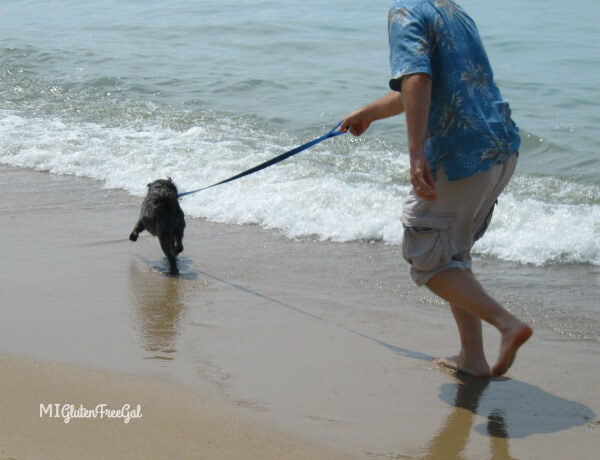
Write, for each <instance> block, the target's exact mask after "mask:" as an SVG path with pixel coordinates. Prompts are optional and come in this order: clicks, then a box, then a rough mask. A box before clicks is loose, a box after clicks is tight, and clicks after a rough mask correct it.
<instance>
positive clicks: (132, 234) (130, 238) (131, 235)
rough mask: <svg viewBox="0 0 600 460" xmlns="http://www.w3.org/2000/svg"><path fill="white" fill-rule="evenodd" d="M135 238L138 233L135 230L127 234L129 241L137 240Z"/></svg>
mask: <svg viewBox="0 0 600 460" xmlns="http://www.w3.org/2000/svg"><path fill="white" fill-rule="evenodd" d="M137 238H138V234H137V233H135V232H131V234H130V235H129V240H130V241H137Z"/></svg>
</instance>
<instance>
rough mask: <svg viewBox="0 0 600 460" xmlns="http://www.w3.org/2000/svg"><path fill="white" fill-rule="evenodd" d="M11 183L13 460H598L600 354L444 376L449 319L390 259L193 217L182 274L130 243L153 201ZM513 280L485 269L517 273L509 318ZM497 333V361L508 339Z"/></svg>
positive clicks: (450, 341)
mask: <svg viewBox="0 0 600 460" xmlns="http://www.w3.org/2000/svg"><path fill="white" fill-rule="evenodd" d="M0 177H1V179H2V183H3V190H4V193H3V194H2V196H1V198H0V220H1V222H0V232H1V233H0V245H1V246H2V254H3V262H4V264H3V269H2V274H1V275H2V288H3V289H2V294H1V301H0V309H1V316H2V322H1V323H0V353H2V354H3V355H2V358H1V368H2V372H3V374H4V376H3V379H2V385H3V388H2V392H1V394H2V396H1V397H2V401H1V403H2V408H3V414H4V415H3V416H2V420H1V422H0V423H2V425H1V426H2V433H3V444H2V445H1V446H0V449H2V450H1V451H0V452H1V455H2V457H3V458H4V457H7V458H22V457H36V456H39V455H40V454H41V453H42V452H46V453H47V456H49V457H61V456H67V455H70V454H77V455H86V456H102V455H105V454H116V455H117V456H122V457H124V458H128V457H131V458H135V457H143V456H145V454H147V453H148V452H156V453H157V455H158V456H161V454H162V453H164V454H165V455H173V454H181V455H182V456H205V457H209V458H212V457H228V458H231V457H236V456H237V457H245V458H248V457H255V458H258V457H260V458H265V457H267V458H268V457H272V458H275V457H278V458H281V457H285V456H289V457H294V458H324V457H326V456H327V455H331V456H332V458H334V457H335V456H336V455H337V456H340V457H358V458H378V457H382V458H386V457H389V458H436V457H439V458H442V457H444V458H453V455H456V456H458V455H459V454H460V455H463V456H465V457H466V458H492V457H493V458H566V457H577V458H582V459H585V458H590V459H591V458H595V452H597V451H598V448H600V441H599V439H600V437H599V436H598V435H599V433H600V424H599V423H598V421H599V419H600V416H599V415H598V414H600V400H599V398H598V394H599V391H598V390H599V387H598V382H599V381H600V368H599V366H597V363H598V359H599V357H600V349H599V348H598V344H597V343H595V342H592V341H589V340H588V341H586V340H573V339H568V340H567V339H566V338H565V337H564V336H563V335H561V334H559V333H557V332H556V331H554V330H552V329H551V328H547V327H543V326H538V327H536V326H535V324H534V328H535V334H534V337H533V338H532V339H531V340H530V342H528V343H527V345H526V346H525V347H523V349H522V351H521V352H520V353H519V355H518V357H517V360H516V362H515V364H514V365H513V367H512V368H511V369H510V370H509V372H508V373H507V375H506V376H505V377H504V378H499V379H493V380H485V381H475V380H472V379H469V378H467V377H464V376H460V375H457V374H454V373H453V372H450V371H447V370H444V369H441V368H437V367H436V366H434V365H432V363H431V362H430V360H431V358H432V357H433V356H437V355H438V354H452V353H454V352H455V351H456V347H457V337H455V331H454V326H453V323H452V319H451V316H450V313H449V311H448V310H447V308H446V307H444V306H443V305H442V304H441V303H439V302H438V301H436V300H435V299H434V298H433V296H431V294H429V293H427V292H426V291H425V290H423V289H418V288H416V287H414V286H413V285H412V284H411V282H410V280H409V277H408V275H407V273H406V269H405V267H404V265H403V262H402V260H401V254H400V250H399V248H398V247H397V246H393V245H386V244H383V243H369V242H353V243H332V242H327V241H325V242H323V241H319V240H317V239H314V238H310V237H305V238H296V239H289V238H286V237H285V236H284V235H282V234H280V233H278V232H276V231H274V230H267V229H263V228H261V227H258V226H255V225H241V226H240V225H230V224H222V223H214V222H209V221H206V220H204V219H198V218H189V217H188V219H187V227H186V235H185V238H184V246H185V251H184V252H183V253H182V254H181V257H180V271H181V276H180V277H179V278H173V277H169V276H167V275H166V274H165V271H166V267H167V264H166V260H165V258H164V256H163V255H162V253H161V251H160V248H159V245H158V241H157V240H156V239H154V238H152V237H150V236H144V237H141V238H140V240H139V241H138V242H136V243H135V244H134V243H131V242H130V241H129V240H128V239H127V235H128V234H129V232H130V231H131V228H133V225H134V223H135V219H136V216H137V213H138V211H139V205H140V203H141V198H138V197H131V196H130V195H129V194H128V193H126V192H124V191H122V190H118V189H109V188H105V187H103V184H102V183H101V182H98V181H93V180H90V179H86V178H80V177H72V176H62V175H56V174H49V173H46V172H38V171H31V170H24V169H21V168H14V167H6V166H3V167H2V168H1V169H0ZM499 264H500V265H499ZM511 269H512V270H513V275H514V270H519V268H518V267H517V268H515V267H512V268H511ZM511 269H509V268H507V267H506V266H504V267H502V265H501V262H498V261H494V260H491V259H490V260H486V259H481V260H478V261H476V265H475V270H476V272H477V273H478V274H480V276H481V278H482V280H483V282H484V284H485V283H486V282H488V283H489V282H490V280H493V279H494V276H495V275H496V274H497V273H498V272H500V271H503V272H504V273H505V277H504V279H500V280H499V281H498V285H497V286H493V288H492V289H494V290H495V291H494V293H496V292H498V293H499V294H500V297H501V298H502V297H503V296H502V289H503V288H504V289H505V291H506V292H508V293H509V294H508V297H506V296H504V297H505V300H507V302H508V304H509V308H511V306H518V303H517V302H514V303H512V304H511V303H510V292H511V291H510V286H508V287H507V286H502V283H501V281H506V280H510V279H511V278H510V277H508V276H506V273H508V272H510V271H511ZM520 270H522V272H521V273H520V274H521V275H522V276H525V275H527V274H528V276H529V277H534V276H538V277H539V276H540V273H542V272H543V271H544V268H539V267H538V268H535V267H529V268H527V267H524V268H520ZM536 270H538V272H536ZM580 276H581V274H580ZM496 279H498V277H497V276H496ZM538 279H539V278H538ZM484 336H485V340H486V344H487V346H488V348H487V350H486V351H487V352H488V356H489V357H490V360H493V359H494V358H495V355H496V353H497V345H498V342H499V338H498V336H497V335H496V333H495V332H494V331H493V330H492V328H490V327H487V328H485V330H484ZM48 403H61V404H62V403H72V404H74V405H76V406H79V404H83V405H84V406H85V407H93V406H94V405H96V404H100V403H107V404H108V405H109V406H114V407H120V406H121V405H122V404H124V403H130V404H131V405H132V407H135V406H136V405H137V404H141V406H142V412H143V414H144V415H143V417H142V418H141V419H139V420H137V419H133V420H130V422H129V423H128V424H123V422H122V421H121V420H100V421H98V420H71V422H70V423H68V424H65V423H63V422H62V421H61V420H59V419H57V420H54V419H47V418H40V416H39V405H40V404H48ZM206 414H209V415H206ZM140 422H141V423H140ZM71 430H73V431H71ZM23 433H29V435H28V436H24V435H23ZM73 436H75V437H76V438H77V439H78V441H77V442H75V443H73V442H72V441H71V442H70V443H69V442H67V441H66V440H67V439H71V440H72V439H73ZM63 441H64V442H63Z"/></svg>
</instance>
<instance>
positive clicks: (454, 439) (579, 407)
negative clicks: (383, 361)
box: [425, 373, 595, 459]
mask: <svg viewBox="0 0 600 460" xmlns="http://www.w3.org/2000/svg"><path fill="white" fill-rule="evenodd" d="M454 377H455V379H456V381H457V382H456V383H447V384H444V385H442V387H441V388H440V394H439V397H440V399H441V400H442V401H444V402H446V403H448V404H449V405H451V406H453V407H454V409H453V410H452V411H451V412H450V414H449V415H448V417H447V418H446V420H445V421H444V423H443V424H442V426H441V427H440V429H439V430H438V432H437V433H436V435H435V436H434V438H433V439H432V440H431V442H430V443H429V444H428V446H427V447H426V455H425V457H426V458H431V459H435V458H440V459H441V458H460V457H461V453H462V452H463V451H464V450H465V448H466V447H467V443H468V441H469V437H470V434H471V431H472V430H473V425H474V423H475V419H476V416H481V417H484V418H485V419H486V420H485V422H484V423H482V424H480V425H478V426H476V427H475V428H474V430H475V431H476V432H478V433H479V434H482V435H484V436H488V437H489V438H490V454H491V458H512V456H511V455H510V445H509V442H508V440H509V438H513V439H522V438H525V437H527V436H531V435H534V434H549V433H555V432H558V431H563V430H568V429H569V428H573V427H577V426H582V425H586V424H587V423H588V422H589V421H590V420H593V419H594V417H595V414H594V412H592V411H591V410H590V409H589V408H588V407H587V406H584V405H583V404H580V403H577V402H574V401H569V400H568V399H564V398H561V397H559V396H554V395H552V394H550V393H548V392H546V391H544V390H542V389H541V388H539V387H536V386H535V385H530V384H528V383H525V382H522V381H520V380H516V379H508V378H497V379H491V380H488V379H475V378H472V377H469V376H467V375H463V374H460V373H457V374H455V376H454Z"/></svg>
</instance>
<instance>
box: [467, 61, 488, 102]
mask: <svg viewBox="0 0 600 460" xmlns="http://www.w3.org/2000/svg"><path fill="white" fill-rule="evenodd" d="M461 81H464V82H465V83H467V90H468V91H469V96H471V97H473V95H474V92H475V90H476V89H477V90H479V91H481V92H482V93H483V94H485V95H486V96H489V95H490V90H489V86H490V79H489V76H488V73H487V71H486V70H485V69H484V68H483V66H482V65H473V64H472V63H468V64H467V68H466V69H465V71H464V73H463V74H462V78H461Z"/></svg>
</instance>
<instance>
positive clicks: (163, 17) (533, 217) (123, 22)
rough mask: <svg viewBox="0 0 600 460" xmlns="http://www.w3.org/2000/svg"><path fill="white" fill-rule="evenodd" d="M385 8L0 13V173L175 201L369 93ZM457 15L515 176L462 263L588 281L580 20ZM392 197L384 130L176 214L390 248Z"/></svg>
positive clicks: (388, 133)
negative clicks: (513, 138)
mask: <svg viewBox="0 0 600 460" xmlns="http://www.w3.org/2000/svg"><path fill="white" fill-rule="evenodd" d="M389 3H390V2H389V0H385V1H383V0H376V1H372V2H369V4H368V5H364V4H361V3H352V4H340V3H339V2H328V1H323V0H320V1H316V0H304V1H301V2H300V1H287V2H277V1H274V0H249V1H246V2H232V1H228V0H219V1H210V0H206V1H203V2H195V1H185V0H163V1H161V2H156V1H147V0H144V1H142V0H125V1H114V0H102V1H97V0H90V1H86V2H81V1H79V2H76V1H69V0H56V1H53V2H38V1H33V0H31V1H23V0H19V1H16V0H4V1H3V2H1V3H0V163H4V164H9V165H15V166H23V167H28V168H35V169H40V170H47V171H50V172H53V173H59V174H72V175H78V176H87V177H91V178H95V179H100V180H103V181H104V182H105V184H106V187H115V188H123V189H125V190H127V191H129V192H130V193H131V194H134V195H138V196H141V195H143V194H144V193H145V184H146V183H147V182H149V181H151V180H153V179H156V178H159V177H166V176H171V177H172V178H173V179H174V181H175V182H176V183H177V184H178V186H179V189H180V190H181V191H185V190H189V189H191V188H197V187H200V186H203V185H208V184H211V183H213V182H216V181H218V180H221V179H224V178H226V177H229V176H230V175H233V174H235V173H237V172H240V171H242V170H244V169H247V168H249V167H251V166H253V165H255V164H258V163H260V162H262V161H264V160H266V159H268V158H270V157H272V156H275V155H277V154H279V153H282V152H284V151H285V150H287V149H289V148H291V147H294V146H296V145H299V144H301V143H304V142H306V141H308V140H310V139H312V138H315V137H317V136H320V135H321V134H322V133H324V132H326V131H327V130H329V129H330V128H331V127H332V126H333V125H335V124H336V123H337V122H338V121H339V120H340V119H341V118H342V117H343V116H344V115H345V114H347V113H348V112H349V111H351V110H353V109H355V108H358V107H359V106H361V105H363V104H364V103H367V102H370V101H371V100H374V99H376V98H378V97H380V96H381V95H383V94H385V93H386V92H387V91H388V87H387V80H388V76H389V67H388V61H387V57H388V48H387V46H388V45H387V10H388V7H389ZM461 4H462V5H463V6H464V7H465V9H466V10H467V11H468V12H469V13H470V14H471V15H472V16H473V18H474V19H475V20H476V22H477V23H478V26H479V29H480V32H481V35H482V37H483V40H484V44H485V45H486V48H487V51H488V54H489V56H490V59H491V62H492V66H493V67H494V70H495V78H496V81H497V83H498V85H499V86H500V88H501V90H502V92H503V94H504V96H505V98H507V99H508V100H509V101H510V103H511V106H512V110H513V117H514V119H515V120H516V121H517V123H518V124H519V126H520V128H521V131H522V136H523V145H522V150H521V155H520V162H519V166H518V169H517V173H516V176H515V178H514V179H513V181H512V182H511V184H510V185H509V187H508V189H507V191H506V192H505V194H504V195H503V196H502V197H501V199H500V203H499V206H498V207H497V209H496V212H495V215H494V218H493V221H492V224H491V226H490V229H489V230H488V233H487V234H486V236H485V238H483V239H482V240H480V241H479V242H478V243H477V245H476V247H475V252H476V253H477V254H479V255H482V256H489V257H492V258H497V259H502V260H505V261H509V262H511V263H517V264H524V265H528V264H529V265H532V266H545V265H552V266H555V265H557V264H558V265H559V266H561V265H564V267H566V268H568V267H569V266H572V264H578V265H581V266H582V267H585V266H589V267H590V270H592V273H596V275H594V276H595V277H596V278H593V279H596V280H597V271H594V270H596V267H597V266H600V155H599V152H600V131H599V130H598V129H597V127H598V126H600V109H599V108H598V107H600V92H599V91H598V90H597V84H598V82H599V81H600V61H599V60H598V59H597V57H598V56H600V29H598V27H597V23H598V19H600V7H599V6H598V4H597V2H596V0H582V1H580V2H577V3H565V2H564V1H559V0H547V1H545V2H544V3H543V7H542V6H540V2H537V1H534V0H520V1H517V0H506V1H504V2H478V1H475V0H465V1H463V2H461ZM409 185H410V184H409V181H408V158H407V155H406V131H405V125H404V121H403V119H402V117H397V118H393V119H389V120H385V121H381V122H379V123H376V124H375V125H373V127H372V128H371V129H370V130H369V131H368V132H367V134H365V135H364V136H363V137H361V138H359V139H356V138H352V137H351V136H350V135H346V136H341V137H338V138H335V139H332V140H328V141H326V142H324V143H323V144H320V145H319V146H317V147H315V148H313V149H311V150H309V151H307V152H305V153H303V154H301V155H298V156H295V157H293V158H292V159H290V160H287V161H286V162H284V163H281V164H278V165H277V166H274V167H272V168H270V169H268V170H265V171H262V172H260V173H257V174H255V175H252V176H249V177H247V178H244V179H242V180H239V181H236V182H233V183H231V184H227V185H224V186H220V187H217V188H214V189H211V190H208V191H206V192H202V193H199V194H196V195H193V196H190V197H188V198H185V199H184V200H183V207H184V210H185V211H186V213H187V214H188V215H192V216H201V217H205V218H208V219H211V220H214V221H221V222H231V223H236V224H258V225H261V226H263V227H266V228H276V229H280V230H281V231H282V232H284V233H285V234H286V235H288V236H290V237H298V236H303V237H304V236H310V237H315V238H319V239H330V240H333V241H339V242H344V241H356V240H366V241H378V242H384V243H387V244H393V245H395V244H399V243H400V242H401V239H402V226H401V225H400V223H399V214H400V212H401V207H402V202H403V200H404V198H405V196H406V195H407V193H408V191H409ZM591 289H592V290H597V282H596V286H595V287H594V286H592V287H591ZM591 314H592V313H590V315H591ZM595 327H596V326H595ZM594 334H596V335H598V334H599V333H598V331H597V330H596V331H595V332H594V333H592V336H593V335H594Z"/></svg>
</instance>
